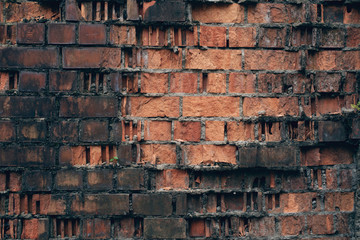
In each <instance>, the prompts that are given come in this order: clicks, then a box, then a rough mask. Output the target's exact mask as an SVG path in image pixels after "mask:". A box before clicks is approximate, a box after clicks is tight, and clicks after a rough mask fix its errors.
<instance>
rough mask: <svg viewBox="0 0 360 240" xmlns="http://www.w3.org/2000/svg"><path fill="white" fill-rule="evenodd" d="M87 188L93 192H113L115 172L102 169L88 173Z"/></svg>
mask: <svg viewBox="0 0 360 240" xmlns="http://www.w3.org/2000/svg"><path fill="white" fill-rule="evenodd" d="M87 186H88V188H89V189H92V190H100V191H101V190H111V189H112V188H113V171H112V170H111V169H101V170H94V171H89V172H87Z"/></svg>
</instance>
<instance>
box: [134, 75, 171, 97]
mask: <svg viewBox="0 0 360 240" xmlns="http://www.w3.org/2000/svg"><path fill="white" fill-rule="evenodd" d="M168 76H169V74H167V73H142V74H141V92H142V93H167V92H168Z"/></svg>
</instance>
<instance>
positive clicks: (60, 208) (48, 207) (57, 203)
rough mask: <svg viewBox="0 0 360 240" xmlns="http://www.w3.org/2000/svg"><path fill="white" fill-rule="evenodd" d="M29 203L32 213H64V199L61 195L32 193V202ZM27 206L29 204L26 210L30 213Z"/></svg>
mask: <svg viewBox="0 0 360 240" xmlns="http://www.w3.org/2000/svg"><path fill="white" fill-rule="evenodd" d="M30 204H31V209H32V213H33V214H43V215H47V214H49V215H63V214H65V209H66V200H65V198H64V197H63V196H61V195H54V194H34V195H32V202H31V203H30ZM36 205H38V206H36ZM29 207H30V206H28V212H29V213H30V209H29Z"/></svg>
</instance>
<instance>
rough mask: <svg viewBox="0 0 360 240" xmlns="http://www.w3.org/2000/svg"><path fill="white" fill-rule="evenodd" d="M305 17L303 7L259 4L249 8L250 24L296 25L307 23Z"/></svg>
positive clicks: (310, 12)
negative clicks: (297, 23)
mask: <svg viewBox="0 0 360 240" xmlns="http://www.w3.org/2000/svg"><path fill="white" fill-rule="evenodd" d="M311 10H312V9H311ZM309 14H316V12H315V13H314V12H312V11H309ZM304 16H305V12H304V10H303V9H302V5H292V4H280V3H258V4H254V5H250V6H249V8H248V22H249V23H296V22H303V21H305V19H304Z"/></svg>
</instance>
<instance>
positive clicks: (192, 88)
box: [170, 73, 198, 93]
mask: <svg viewBox="0 0 360 240" xmlns="http://www.w3.org/2000/svg"><path fill="white" fill-rule="evenodd" d="M197 80H198V74H197V73H171V74H170V92H173V93H197V91H198V90H197V88H198V82H197Z"/></svg>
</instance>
